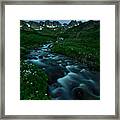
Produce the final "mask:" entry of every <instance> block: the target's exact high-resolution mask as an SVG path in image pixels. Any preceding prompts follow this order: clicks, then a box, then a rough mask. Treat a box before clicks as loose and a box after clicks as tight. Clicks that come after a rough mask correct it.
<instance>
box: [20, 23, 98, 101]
mask: <svg viewBox="0 0 120 120" xmlns="http://www.w3.org/2000/svg"><path fill="white" fill-rule="evenodd" d="M23 26H24V28H22V29H21V30H20V59H21V65H20V98H21V99H22V100H29V99H31V100H38V99H39V100H40V99H41V100H46V99H51V97H50V96H47V95H46V94H47V93H46V92H47V80H48V78H47V75H46V74H45V73H44V72H43V71H42V70H41V69H40V68H38V67H37V66H35V65H33V64H28V63H25V62H24V60H25V59H26V58H27V54H29V50H32V49H34V48H37V47H39V46H40V45H43V44H45V43H47V42H49V41H52V42H53V48H52V52H55V53H60V54H63V55H66V56H68V57H71V58H73V59H75V60H78V61H79V62H80V63H81V64H86V65H87V66H88V68H89V69H90V70H92V71H98V72H99V71H100V22H99V21H88V22H85V23H80V25H77V26H72V27H68V28H64V27H62V26H61V27H57V28H47V27H44V28H43V29H42V30H34V29H33V28H28V27H27V26H26V23H25V22H23ZM60 37H62V38H64V40H62V41H61V40H59V39H58V38H60Z"/></svg>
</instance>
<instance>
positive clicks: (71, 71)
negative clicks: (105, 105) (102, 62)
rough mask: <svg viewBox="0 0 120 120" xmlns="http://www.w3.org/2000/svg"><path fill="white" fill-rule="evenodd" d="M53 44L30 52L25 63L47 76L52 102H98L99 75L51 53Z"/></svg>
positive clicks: (66, 58)
mask: <svg viewBox="0 0 120 120" xmlns="http://www.w3.org/2000/svg"><path fill="white" fill-rule="evenodd" d="M52 46H53V43H47V44H44V45H43V46H40V47H39V48H35V49H34V50H31V51H30V54H29V55H28V58H27V62H30V63H33V64H36V65H37V66H39V67H40V68H41V69H42V70H43V71H45V73H46V74H47V75H48V94H49V95H50V96H52V99H53V100H99V99H100V73H99V72H92V71H89V69H88V68H87V66H85V65H82V64H81V63H79V62H78V61H76V60H74V59H72V58H69V57H66V56H65V55H61V54H57V53H53V52H51V48H52Z"/></svg>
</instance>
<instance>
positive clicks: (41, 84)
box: [20, 61, 50, 100]
mask: <svg viewBox="0 0 120 120" xmlns="http://www.w3.org/2000/svg"><path fill="white" fill-rule="evenodd" d="M47 80H48V78H47V76H46V74H45V73H44V72H43V71H42V70H40V69H39V68H38V67H37V66H35V65H33V64H28V63H26V62H23V61H22V62H21V65H20V99H21V100H49V99H50V96H48V95H47V86H48V84H47Z"/></svg>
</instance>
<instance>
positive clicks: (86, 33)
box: [52, 21, 100, 71]
mask: <svg viewBox="0 0 120 120" xmlns="http://www.w3.org/2000/svg"><path fill="white" fill-rule="evenodd" d="M88 23H89V24H87V25H86V24H85V25H84V24H83V25H82V26H75V27H72V28H69V29H67V30H66V31H65V32H64V33H62V34H59V36H60V37H63V38H64V41H63V42H57V43H55V44H54V46H53V48H52V51H53V52H56V53H60V54H64V55H66V56H69V57H72V58H74V59H75V60H78V61H79V62H80V63H82V64H86V65H87V66H88V67H89V69H90V70H92V71H100V26H99V22H98V23H96V24H94V22H92V21H90V22H88Z"/></svg>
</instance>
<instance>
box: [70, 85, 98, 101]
mask: <svg viewBox="0 0 120 120" xmlns="http://www.w3.org/2000/svg"><path fill="white" fill-rule="evenodd" d="M72 96H73V99H75V100H99V99H100V97H99V96H96V95H94V94H93V93H92V92H90V91H89V89H88V88H87V86H86V85H85V84H80V86H79V87H75V88H74V89H73V90H72Z"/></svg>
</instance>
